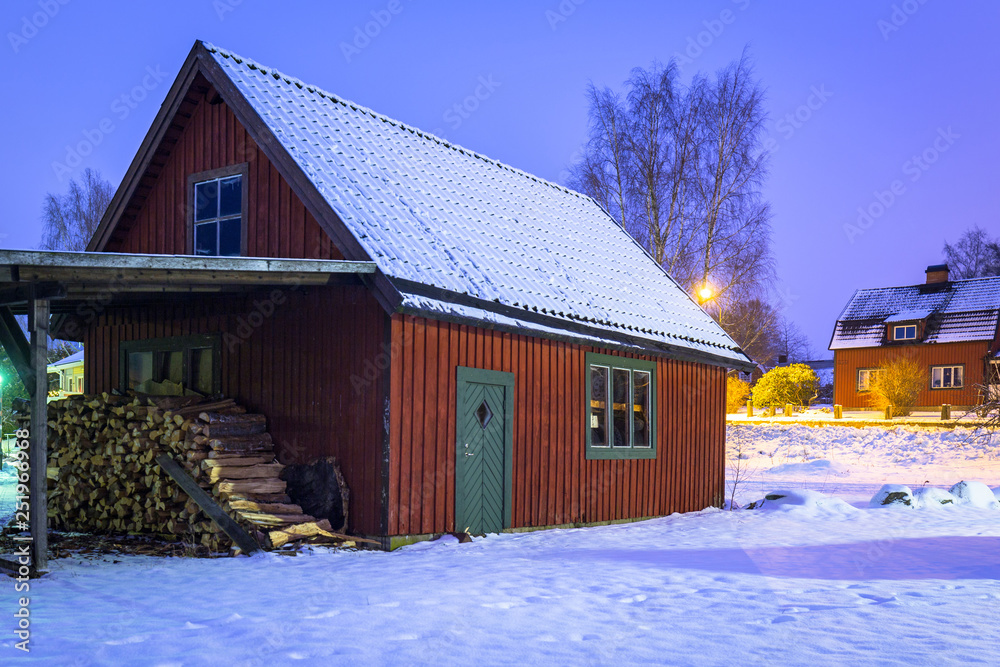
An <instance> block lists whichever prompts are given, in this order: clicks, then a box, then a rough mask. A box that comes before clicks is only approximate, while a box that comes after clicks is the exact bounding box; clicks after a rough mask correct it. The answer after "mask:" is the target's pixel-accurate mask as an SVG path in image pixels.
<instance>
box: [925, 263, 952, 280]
mask: <svg viewBox="0 0 1000 667" xmlns="http://www.w3.org/2000/svg"><path fill="white" fill-rule="evenodd" d="M946 282H948V265H947V264H934V265H931V266H928V267H927V284H928V285H931V284H933V283H946Z"/></svg>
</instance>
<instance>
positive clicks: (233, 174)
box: [189, 165, 246, 257]
mask: <svg viewBox="0 0 1000 667" xmlns="http://www.w3.org/2000/svg"><path fill="white" fill-rule="evenodd" d="M189 180H190V182H191V189H190V192H191V207H190V211H191V213H190V215H191V238H192V241H191V252H192V253H193V254H195V255H204V256H213V257H238V256H240V255H243V254H245V253H244V241H243V239H244V236H245V234H244V229H243V225H244V220H243V208H244V205H245V203H246V197H245V195H246V192H245V189H246V178H245V168H244V166H243V165H240V166H235V167H229V168H224V169H217V170H214V171H211V172H204V173H202V174H194V175H193V176H191V177H190V179H189Z"/></svg>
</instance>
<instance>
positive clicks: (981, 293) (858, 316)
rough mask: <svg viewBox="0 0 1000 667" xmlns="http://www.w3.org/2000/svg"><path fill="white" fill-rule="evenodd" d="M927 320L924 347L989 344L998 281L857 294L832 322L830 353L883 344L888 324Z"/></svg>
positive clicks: (999, 299)
mask: <svg viewBox="0 0 1000 667" xmlns="http://www.w3.org/2000/svg"><path fill="white" fill-rule="evenodd" d="M917 320H926V330H925V333H924V338H923V341H922V342H924V343H959V342H965V341H973V340H993V338H994V336H996V334H997V325H998V320H1000V277H991V278H975V279H972V280H955V281H952V282H942V283H930V284H921V285H910V286H907V287H881V288H875V289H863V290H858V291H857V292H855V293H854V296H853V297H851V300H850V302H849V303H848V304H847V307H846V308H845V309H844V312H843V313H842V314H841V316H840V319H838V320H837V325H836V327H835V328H834V332H833V339H832V340H831V341H830V349H831V350H842V349H848V348H857V347H877V346H879V345H882V344H883V343H885V342H886V341H885V330H886V327H885V324H886V323H887V322H906V321H911V322H912V321H917Z"/></svg>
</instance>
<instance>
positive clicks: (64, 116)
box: [0, 0, 1000, 358]
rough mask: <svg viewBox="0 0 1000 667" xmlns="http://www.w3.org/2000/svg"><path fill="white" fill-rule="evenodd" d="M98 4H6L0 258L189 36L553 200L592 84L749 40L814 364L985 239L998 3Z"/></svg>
mask: <svg viewBox="0 0 1000 667" xmlns="http://www.w3.org/2000/svg"><path fill="white" fill-rule="evenodd" d="M95 4H96V3H84V2H82V1H81V0H75V1H74V0H7V1H5V2H4V3H3V4H2V5H0V29H2V32H3V35H4V38H3V43H2V44H0V66H2V71H3V73H4V75H5V76H4V78H5V79H6V81H7V88H6V90H7V93H5V94H4V97H3V103H2V105H0V120H2V121H3V122H2V127H3V128H5V136H4V138H3V143H2V145H3V148H2V151H3V153H2V155H3V159H2V160H0V175H2V180H3V182H4V183H5V187H4V190H3V194H4V196H3V206H2V208H0V247H6V248H33V247H37V245H38V243H39V239H40V235H41V223H40V214H41V205H42V201H43V198H44V196H45V194H46V193H47V192H54V193H55V192H62V191H64V190H65V188H66V184H67V182H68V180H69V179H70V178H73V177H77V176H78V175H79V174H80V172H82V170H83V169H84V168H86V167H93V168H95V169H98V170H100V171H101V172H102V173H103V175H104V176H105V177H106V178H107V179H109V180H110V181H112V183H114V184H117V183H118V182H119V180H120V179H121V177H122V176H123V174H124V173H125V170H126V169H127V168H128V165H129V163H130V162H131V160H132V157H133V156H134V154H135V152H136V150H137V149H138V147H139V144H140V143H141V141H142V138H143V136H144V135H145V133H146V131H147V129H148V128H149V124H150V123H151V122H152V119H153V117H154V116H155V114H156V112H157V110H158V108H159V105H160V102H161V101H162V100H163V97H164V96H165V95H166V93H167V90H168V88H169V87H170V84H171V82H172V81H173V78H174V76H175V75H176V73H177V70H178V68H179V67H180V65H181V63H182V62H183V60H184V58H185V56H186V55H187V53H188V51H189V50H190V48H191V45H192V44H193V42H194V40H195V39H204V40H206V41H209V42H213V43H215V44H217V45H219V46H221V47H224V48H227V49H230V50H232V51H235V52H236V53H239V54H241V55H244V56H247V57H249V58H252V59H254V60H257V61H259V62H261V63H263V64H266V65H270V66H273V67H276V68H278V69H280V70H282V71H283V72H285V73H286V74H288V75H291V76H295V77H298V78H300V79H303V80H305V81H307V82H309V83H313V84H315V85H318V86H320V87H323V88H325V89H327V90H329V91H331V92H333V93H336V94H338V95H341V96H343V97H346V98H348V99H351V100H353V101H355V102H358V103H360V104H363V105H365V106H369V107H371V108H373V109H375V110H377V111H380V112H382V113H384V114H387V115H389V116H392V117H394V118H397V119H399V120H401V121H404V122H406V123H409V124H412V125H415V126H417V127H420V128H422V129H425V130H429V131H433V132H435V133H437V134H439V135H441V136H444V137H447V138H448V139H449V140H451V141H454V142H457V143H459V144H462V145H464V146H467V147H468V148H471V149H474V150H476V151H479V152H482V153H485V154H486V155H489V156H490V157H493V158H496V159H499V160H501V161H503V162H506V163H508V164H511V165H513V166H516V167H519V168H521V169H524V170H526V171H528V172H531V173H534V174H537V175H539V176H541V177H543V178H547V179H549V180H553V181H556V182H559V183H563V182H565V177H566V167H567V165H569V164H570V163H571V162H572V161H573V159H574V156H575V155H576V154H577V152H578V150H579V148H580V146H581V145H582V143H583V142H584V140H585V138H586V132H587V109H586V102H585V99H584V90H585V87H586V85H587V83H588V81H593V82H595V83H596V84H598V85H612V86H615V87H618V86H620V84H621V82H622V81H623V80H624V79H625V78H626V77H627V76H628V72H629V70H630V69H631V68H632V67H635V66H647V65H649V64H650V63H651V62H652V61H653V60H661V61H666V60H669V59H670V58H673V57H678V58H682V59H683V60H682V61H681V65H682V73H683V74H684V76H685V78H688V77H689V76H690V75H691V74H693V73H694V72H696V71H703V72H714V71H715V70H717V69H718V68H720V67H722V66H724V65H725V64H726V63H727V62H729V61H731V60H733V59H734V58H736V57H738V56H739V54H740V51H741V50H742V48H743V47H744V45H746V44H750V46H751V48H752V51H753V55H754V57H755V59H756V63H757V75H758V77H759V78H760V79H761V80H762V82H763V84H764V86H765V87H766V88H767V91H768V100H767V104H768V108H769V110H770V114H771V120H770V123H769V132H770V136H771V139H772V141H771V145H772V150H773V159H772V169H771V175H770V178H769V180H768V183H767V186H766V188H765V195H766V197H767V198H768V199H769V201H770V202H771V204H772V207H773V212H774V218H773V221H772V226H773V230H774V243H773V245H774V252H775V256H776V258H777V263H778V272H779V277H780V280H781V285H780V286H779V295H780V296H779V300H780V301H781V302H782V303H783V306H784V309H785V312H786V314H787V315H788V316H789V317H790V318H791V319H792V320H793V321H795V322H796V323H797V324H798V325H799V326H800V327H802V329H803V330H804V331H805V332H806V334H808V336H809V337H810V339H811V342H812V346H813V349H814V351H815V353H816V356H817V357H824V358H825V357H830V356H832V353H830V352H829V351H828V350H826V346H827V344H828V342H829V338H830V333H831V330H832V326H833V323H834V321H835V320H836V318H837V315H838V314H839V313H840V311H841V309H842V308H843V306H844V305H845V304H846V302H847V299H848V298H849V296H850V295H851V293H852V292H853V291H854V290H855V289H857V288H859V287H876V286H886V285H905V284H912V283H915V282H922V281H923V277H924V276H923V270H924V268H925V267H926V266H927V265H928V264H933V263H937V262H939V261H941V260H942V256H941V247H942V245H943V242H944V241H945V240H946V239H949V240H954V239H955V238H956V237H957V236H958V235H959V234H960V233H961V232H962V230H964V229H965V228H966V227H968V226H970V225H973V224H979V225H981V226H982V227H984V228H986V229H988V230H989V231H990V233H991V234H993V235H997V234H1000V219H998V215H997V211H998V210H1000V187H997V184H996V181H997V176H998V171H997V168H996V157H995V156H996V153H997V150H998V148H1000V123H998V122H997V109H998V108H1000V86H998V75H997V73H996V68H997V65H1000V40H998V39H997V38H996V35H997V34H998V32H1000V3H997V2H995V1H992V0H978V1H977V0H968V1H961V2H945V1H944V0H895V1H893V0H819V1H813V2H809V3H791V2H784V3H778V2H774V1H772V2H765V1H764V0H701V1H698V2H695V1H694V0H691V1H687V2H662V1H661V2H628V1H621V0H619V1H617V2H610V1H607V0H562V1H561V2H560V0H549V1H544V0H543V1H539V2H520V1H517V2H514V1H510V2H490V3H487V2H482V3H478V2H477V3H470V2H457V1H456V2H444V1H441V2H414V1H413V0H409V1H407V0H391V1H390V0H376V1H372V2H351V3H346V2H288V3H281V4H278V3H268V2H264V1H263V0H214V1H213V0H199V1H194V0H174V1H173V2H170V3H156V4H153V3H135V2H101V3H100V5H99V6H95ZM366 28H367V30H368V32H369V33H371V34H372V35H374V36H371V37H370V36H367V35H365V34H364V31H365V30H366ZM88 142H89V144H95V145H94V147H93V150H91V151H89V152H88V154H87V155H76V154H75V152H74V151H73V147H77V146H79V145H80V144H81V143H82V144H83V149H84V151H86V149H87V147H88ZM990 165H993V166H992V167H991V166H990Z"/></svg>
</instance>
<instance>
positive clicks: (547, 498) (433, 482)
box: [388, 315, 725, 535]
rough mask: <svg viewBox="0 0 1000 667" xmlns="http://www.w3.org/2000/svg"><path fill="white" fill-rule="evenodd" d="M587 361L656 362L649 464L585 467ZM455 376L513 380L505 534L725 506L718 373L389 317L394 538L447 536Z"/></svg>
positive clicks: (721, 377)
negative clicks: (477, 373) (487, 373)
mask: <svg viewBox="0 0 1000 667" xmlns="http://www.w3.org/2000/svg"><path fill="white" fill-rule="evenodd" d="M588 351H593V352H602V353H605V354H615V355H617V356H634V357H636V358H641V359H649V360H651V361H656V364H657V396H656V401H657V403H656V405H657V414H658V431H657V446H658V453H657V458H656V459H650V460H615V461H613V460H589V461H588V460H587V459H586V458H585V451H584V448H585V445H584V420H585V418H584V414H583V409H584V392H585V390H586V380H585V374H584V373H585V369H584V357H585V354H586V353H587V352H588ZM458 366H468V367H472V368H482V369H487V370H496V371H506V372H510V373H514V374H515V391H514V394H515V401H514V451H513V458H514V461H513V467H514V473H513V480H512V481H513V489H512V490H513V494H512V495H513V501H512V505H513V507H512V510H513V511H512V526H513V527H522V526H545V525H553V524H562V523H571V522H595V521H608V520H613V519H625V518H636V517H644V516H654V515H665V514H670V513H672V512H689V511H694V510H700V509H703V508H705V507H708V506H710V505H715V504H718V503H720V502H721V500H722V497H723V492H724V483H725V482H724V474H725V461H724V459H725V414H724V412H725V407H724V406H725V370H724V369H722V368H717V367H713V366H707V365H704V364H696V363H691V362H680V361H674V360H666V359H654V358H651V357H646V356H640V355H621V354H620V353H617V352H613V351H610V350H605V349H601V348H590V347H587V346H581V345H574V344H570V343H564V342H559V341H554V340H546V339H540V338H533V337H529V336H520V335H514V334H510V333H506V332H498V331H493V330H488V329H480V328H476V327H470V326H466V325H459V324H453V323H447V322H438V321H434V320H428V319H425V318H419V317H411V316H400V315H394V316H393V318H392V372H391V382H390V406H391V407H390V466H389V517H388V520H389V531H388V532H389V534H390V535H406V534H420V533H435V532H444V531H452V530H455V515H454V513H455V496H454V494H455V475H454V473H455V465H454V461H455V409H456V408H455V403H456V391H457V378H456V370H455V369H456V367H458Z"/></svg>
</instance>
